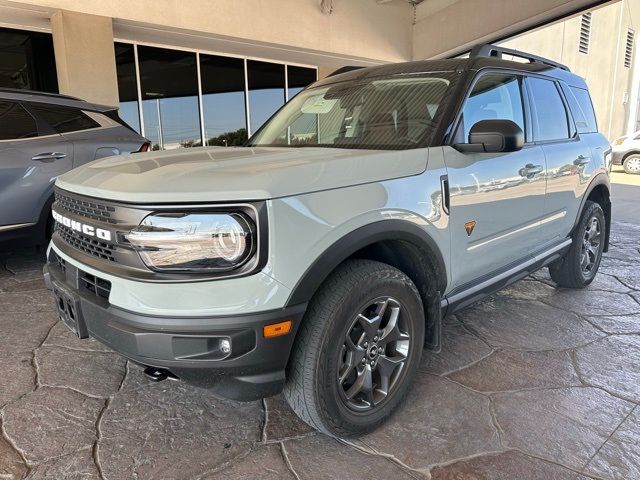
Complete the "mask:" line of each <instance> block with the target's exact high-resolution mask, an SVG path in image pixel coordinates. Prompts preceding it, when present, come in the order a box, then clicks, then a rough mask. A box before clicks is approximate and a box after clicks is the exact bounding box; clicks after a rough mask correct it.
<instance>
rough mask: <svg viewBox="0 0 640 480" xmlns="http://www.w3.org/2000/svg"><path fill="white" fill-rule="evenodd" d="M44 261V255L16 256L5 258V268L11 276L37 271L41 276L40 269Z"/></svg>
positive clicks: (26, 254)
mask: <svg viewBox="0 0 640 480" xmlns="http://www.w3.org/2000/svg"><path fill="white" fill-rule="evenodd" d="M45 260H46V259H45V256H44V253H39V252H33V253H25V254H18V255H13V256H11V257H8V258H7V260H6V263H5V268H6V269H7V270H8V271H9V272H11V273H13V274H18V273H23V272H38V271H39V272H40V276H42V267H43V266H44V263H45Z"/></svg>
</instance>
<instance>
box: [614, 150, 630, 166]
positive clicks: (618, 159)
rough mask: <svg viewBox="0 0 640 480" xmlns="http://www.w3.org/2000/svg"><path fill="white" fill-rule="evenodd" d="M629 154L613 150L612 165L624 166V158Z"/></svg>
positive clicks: (624, 151) (625, 151)
mask: <svg viewBox="0 0 640 480" xmlns="http://www.w3.org/2000/svg"><path fill="white" fill-rule="evenodd" d="M627 153H628V151H627V150H615V149H614V150H612V151H611V163H612V164H613V165H622V160H624V156H625V155H626V154H627Z"/></svg>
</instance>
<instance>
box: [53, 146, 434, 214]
mask: <svg viewBox="0 0 640 480" xmlns="http://www.w3.org/2000/svg"><path fill="white" fill-rule="evenodd" d="M427 152H428V150H427V149H419V150H401V151H380V150H346V149H341V148H318V147H313V148H307V147H305V148H282V147H259V148H249V147H229V148H225V147H200V148H185V149H181V150H170V151H162V152H148V153H136V154H132V155H126V156H117V157H108V158H103V159H100V160H97V161H95V162H91V163H88V164H86V165H84V166H81V167H79V168H76V169H74V170H71V171H70V172H68V173H66V174H64V175H62V176H61V177H59V178H58V180H57V182H56V185H57V186H58V187H60V188H62V189H64V190H68V191H71V192H75V193H79V194H82V195H88V196H92V197H97V198H104V199H111V200H118V201H123V202H134V203H150V202H153V203H171V202H214V201H237V200H266V199H270V198H278V197H286V196H290V195H296V194H301V193H310V192H315V191H319V190H328V189H333V188H340V187H345V186H350V185H356V184H361V183H369V182H375V181H380V180H387V179H392V178H398V177H404V176H410V175H417V174H419V173H422V172H423V171H424V170H425V168H426V165H427Z"/></svg>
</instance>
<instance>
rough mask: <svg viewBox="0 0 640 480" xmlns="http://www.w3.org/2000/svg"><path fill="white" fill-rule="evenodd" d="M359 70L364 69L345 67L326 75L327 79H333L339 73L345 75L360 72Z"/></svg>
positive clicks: (352, 66)
mask: <svg viewBox="0 0 640 480" xmlns="http://www.w3.org/2000/svg"><path fill="white" fill-rule="evenodd" d="M361 68H364V67H356V66H355V65H347V66H345V67H340V68H339V69H337V70H334V71H333V72H331V73H330V74H329V75H327V77H333V76H334V75H340V74H341V73H347V72H351V71H353V70H360V69H361Z"/></svg>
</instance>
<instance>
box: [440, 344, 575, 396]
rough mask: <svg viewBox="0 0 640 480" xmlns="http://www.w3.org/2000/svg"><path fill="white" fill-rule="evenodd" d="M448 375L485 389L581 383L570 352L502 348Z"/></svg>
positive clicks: (486, 390)
mask: <svg viewBox="0 0 640 480" xmlns="http://www.w3.org/2000/svg"><path fill="white" fill-rule="evenodd" d="M448 377H449V378H450V379H451V380H454V381H456V382H458V383H462V384H463V385H466V386H468V387H469V388H473V389H474V390H479V391H481V392H498V391H508V390H522V389H526V388H540V387H546V388H549V387H567V386H574V385H575V386H578V385H581V383H580V379H579V378H578V375H577V374H576V372H575V370H574V368H573V365H572V363H571V358H570V357H569V354H568V353H567V352H553V351H546V352H520V351H513V350H501V351H498V352H495V353H493V354H491V355H490V356H488V357H487V358H484V359H483V360H480V362H478V363H476V364H475V365H472V366H470V367H468V368H465V369H463V370H460V371H457V372H454V373H452V374H450V375H448Z"/></svg>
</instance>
